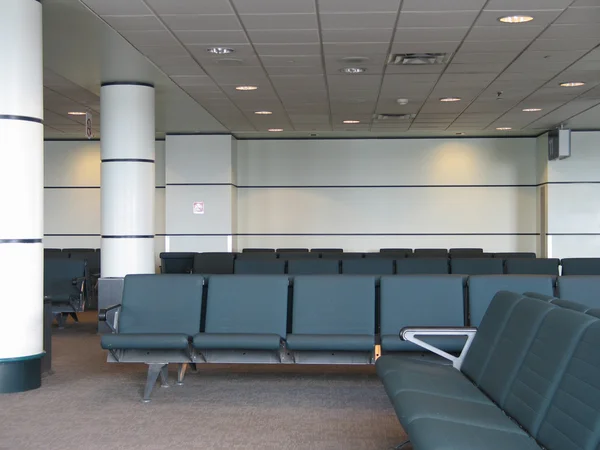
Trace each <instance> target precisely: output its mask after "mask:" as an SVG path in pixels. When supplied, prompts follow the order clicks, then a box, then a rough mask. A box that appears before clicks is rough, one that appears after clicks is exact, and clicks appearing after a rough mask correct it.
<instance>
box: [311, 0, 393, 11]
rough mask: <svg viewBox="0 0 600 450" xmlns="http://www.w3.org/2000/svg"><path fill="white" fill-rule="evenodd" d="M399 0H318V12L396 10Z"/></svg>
mask: <svg viewBox="0 0 600 450" xmlns="http://www.w3.org/2000/svg"><path fill="white" fill-rule="evenodd" d="M399 7H400V0H377V1H376V2H365V1H364V0H319V12H321V13H325V12H339V13H348V12H368V13H372V12H385V11H388V12H397V11H398V8H399Z"/></svg>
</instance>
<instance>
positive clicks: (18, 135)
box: [0, 0, 44, 392]
mask: <svg viewBox="0 0 600 450" xmlns="http://www.w3.org/2000/svg"><path fill="white" fill-rule="evenodd" d="M0 67H2V69H1V70H0V205H1V206H2V209H1V210H0V310H1V311H2V315H3V317H4V318H5V320H3V323H2V326H0V392H18V391H24V390H29V389H35V388H37V387H39V386H40V384H41V365H40V361H41V357H42V356H43V352H44V349H43V308H44V291H43V245H42V237H43V233H44V230H43V217H44V167H43V166H44V127H43V124H42V117H43V111H44V108H43V69H42V5H41V3H40V2H39V1H36V0H2V1H1V2H0Z"/></svg>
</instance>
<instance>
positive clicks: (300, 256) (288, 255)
mask: <svg viewBox="0 0 600 450" xmlns="http://www.w3.org/2000/svg"><path fill="white" fill-rule="evenodd" d="M277 255H279V259H283V260H305V259H308V260H310V261H314V260H317V259H321V255H320V254H319V253H312V252H283V253H277Z"/></svg>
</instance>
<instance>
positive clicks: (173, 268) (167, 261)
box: [160, 252, 196, 273]
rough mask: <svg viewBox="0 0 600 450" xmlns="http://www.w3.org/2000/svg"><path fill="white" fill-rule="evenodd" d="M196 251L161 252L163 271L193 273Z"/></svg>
mask: <svg viewBox="0 0 600 450" xmlns="http://www.w3.org/2000/svg"><path fill="white" fill-rule="evenodd" d="M195 255H196V254H195V253H184V252H163V253H161V254H160V260H161V267H162V272H163V273H191V272H192V269H193V268H194V256H195Z"/></svg>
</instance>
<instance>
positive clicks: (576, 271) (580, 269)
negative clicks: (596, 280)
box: [561, 258, 600, 275]
mask: <svg viewBox="0 0 600 450" xmlns="http://www.w3.org/2000/svg"><path fill="white" fill-rule="evenodd" d="M561 265H562V272H561V274H562V275H600V258H565V259H563V260H562V261H561Z"/></svg>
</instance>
